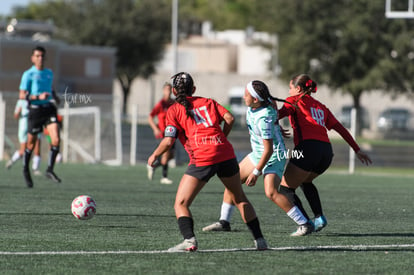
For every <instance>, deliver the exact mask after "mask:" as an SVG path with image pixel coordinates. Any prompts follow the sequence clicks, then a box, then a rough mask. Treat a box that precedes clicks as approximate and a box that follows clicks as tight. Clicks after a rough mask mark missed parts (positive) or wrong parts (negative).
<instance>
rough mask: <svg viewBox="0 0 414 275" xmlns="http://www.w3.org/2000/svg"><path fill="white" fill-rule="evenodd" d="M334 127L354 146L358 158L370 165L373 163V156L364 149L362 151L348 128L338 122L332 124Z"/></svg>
mask: <svg viewBox="0 0 414 275" xmlns="http://www.w3.org/2000/svg"><path fill="white" fill-rule="evenodd" d="M332 129H334V130H335V131H336V132H338V134H339V135H340V136H341V137H342V138H343V139H344V140H345V141H346V142H347V143H348V144H349V146H351V147H352V149H353V150H354V152H355V154H356V155H357V157H358V159H359V160H360V161H361V162H362V163H364V164H366V165H369V164H371V163H372V160H371V158H370V157H369V156H368V155H367V154H366V153H365V152H363V151H361V148H359V146H358V144H357V143H356V141H355V139H354V138H353V137H352V136H351V134H350V133H349V132H348V130H347V129H346V128H345V127H344V126H343V125H342V124H341V123H340V122H338V123H336V124H334V125H333V126H332Z"/></svg>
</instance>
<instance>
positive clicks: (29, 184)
mask: <svg viewBox="0 0 414 275" xmlns="http://www.w3.org/2000/svg"><path fill="white" fill-rule="evenodd" d="M23 177H24V180H25V181H26V185H27V187H29V188H32V187H33V181H32V176H31V175H30V171H29V169H23Z"/></svg>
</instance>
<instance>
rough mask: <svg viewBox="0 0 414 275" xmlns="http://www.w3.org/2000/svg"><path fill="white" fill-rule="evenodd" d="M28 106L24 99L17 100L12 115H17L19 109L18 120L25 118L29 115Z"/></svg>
mask: <svg viewBox="0 0 414 275" xmlns="http://www.w3.org/2000/svg"><path fill="white" fill-rule="evenodd" d="M28 105H29V104H28V102H27V100H26V99H19V100H17V102H16V107H15V108H14V113H17V111H18V110H19V108H20V109H21V111H20V118H19V119H21V118H26V117H27V116H28V115H29V106H28Z"/></svg>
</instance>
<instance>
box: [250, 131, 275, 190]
mask: <svg viewBox="0 0 414 275" xmlns="http://www.w3.org/2000/svg"><path fill="white" fill-rule="evenodd" d="M263 146H264V150H263V154H262V156H261V157H260V160H259V162H258V163H257V165H256V167H255V168H256V169H255V170H254V171H253V172H252V173H251V174H250V175H249V176H248V177H247V179H246V185H248V186H253V185H255V184H256V181H257V179H258V178H259V176H260V175H261V174H262V170H263V168H264V167H265V165H266V163H267V162H268V161H269V159H270V157H271V156H272V154H273V139H264V140H263ZM257 172H260V173H257Z"/></svg>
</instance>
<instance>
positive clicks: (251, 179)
mask: <svg viewBox="0 0 414 275" xmlns="http://www.w3.org/2000/svg"><path fill="white" fill-rule="evenodd" d="M258 178H259V176H255V175H253V173H251V174H250V175H249V176H248V177H247V179H246V182H245V184H246V185H247V186H255V185H256V181H257V179H258Z"/></svg>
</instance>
